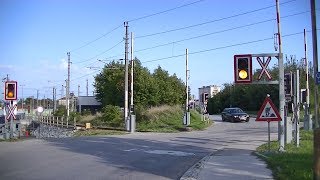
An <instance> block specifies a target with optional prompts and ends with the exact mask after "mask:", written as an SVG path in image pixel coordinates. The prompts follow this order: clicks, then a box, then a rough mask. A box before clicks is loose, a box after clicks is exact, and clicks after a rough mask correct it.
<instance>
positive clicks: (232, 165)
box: [181, 149, 273, 180]
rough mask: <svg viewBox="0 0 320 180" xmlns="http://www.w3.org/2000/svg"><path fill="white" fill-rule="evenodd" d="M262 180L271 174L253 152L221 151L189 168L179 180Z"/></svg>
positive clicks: (271, 177) (240, 150) (270, 177)
mask: <svg viewBox="0 0 320 180" xmlns="http://www.w3.org/2000/svg"><path fill="white" fill-rule="evenodd" d="M196 179H197V180H230V179H237V180H253V179H256V180H260V179H261V180H262V179H273V176H272V172H271V170H269V169H268V168H267V165H266V163H265V162H264V161H262V160H260V159H259V158H258V157H257V156H256V155H255V154H254V151H253V150H244V149H221V150H218V151H217V152H214V153H212V154H210V155H209V156H206V157H205V158H203V159H202V160H201V161H199V162H198V163H197V164H195V165H194V166H193V167H191V168H190V169H189V170H188V171H187V172H186V173H185V174H184V175H183V176H182V177H181V180H196Z"/></svg>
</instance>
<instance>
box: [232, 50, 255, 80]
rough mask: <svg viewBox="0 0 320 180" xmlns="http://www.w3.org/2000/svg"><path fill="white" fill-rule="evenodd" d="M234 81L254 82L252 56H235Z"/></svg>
mask: <svg viewBox="0 0 320 180" xmlns="http://www.w3.org/2000/svg"><path fill="white" fill-rule="evenodd" d="M234 79H235V83H251V82H252V56H251V55H250V54H249V55H235V56H234Z"/></svg>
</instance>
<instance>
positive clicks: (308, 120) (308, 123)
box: [303, 29, 312, 130]
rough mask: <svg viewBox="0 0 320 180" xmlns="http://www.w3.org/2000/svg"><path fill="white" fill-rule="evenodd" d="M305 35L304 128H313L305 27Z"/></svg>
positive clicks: (304, 30) (304, 31)
mask: <svg viewBox="0 0 320 180" xmlns="http://www.w3.org/2000/svg"><path fill="white" fill-rule="evenodd" d="M303 37H304V62H305V66H306V104H305V106H304V109H305V113H304V125H303V126H304V129H305V130H312V120H311V117H312V115H311V114H310V90H309V63H308V59H307V38H306V29H303Z"/></svg>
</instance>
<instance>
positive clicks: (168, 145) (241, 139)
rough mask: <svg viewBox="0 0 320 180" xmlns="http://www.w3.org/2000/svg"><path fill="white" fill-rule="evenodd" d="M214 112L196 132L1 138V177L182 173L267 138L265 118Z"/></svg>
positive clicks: (28, 179)
mask: <svg viewBox="0 0 320 180" xmlns="http://www.w3.org/2000/svg"><path fill="white" fill-rule="evenodd" d="M210 118H212V119H214V120H215V123H214V125H213V126H211V127H209V128H208V129H207V130H205V131H198V132H184V133H172V134H168V133H134V134H128V135H122V136H99V137H75V138H65V139H46V140H39V139H33V140H26V141H20V142H11V143H9V142H0V179H6V180H11V179H12V180H16V179H23V180H37V179H39V180H40V179H41V180H46V179H49V180H50V179H59V180H64V179H65V180H69V179H75V180H87V179H90V180H95V179H130V180H135V179H139V180H140V179H148V180H149V179H179V178H180V177H181V176H182V175H183V174H184V173H185V172H186V171H187V170H188V169H189V168H190V167H191V166H192V165H194V164H195V163H197V162H198V161H199V160H201V159H202V158H203V157H205V156H207V155H208V154H211V153H212V152H215V151H218V150H220V149H223V148H229V149H230V148H241V146H246V144H248V145H249V144H250V143H252V142H254V143H264V142H266V141H267V123H264V122H254V119H250V122H249V123H229V122H222V121H221V117H220V116H210ZM272 132H273V133H274V132H276V123H273V124H272ZM273 135H274V134H273Z"/></svg>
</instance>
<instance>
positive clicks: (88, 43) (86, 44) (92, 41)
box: [70, 24, 122, 52]
mask: <svg viewBox="0 0 320 180" xmlns="http://www.w3.org/2000/svg"><path fill="white" fill-rule="evenodd" d="M121 26H122V24H121V25H119V26H117V27H115V28H113V29H112V30H110V31H109V32H107V33H104V34H103V35H101V36H99V37H97V38H96V39H94V40H91V41H89V42H87V43H85V44H84V45H82V46H80V47H78V48H75V49H73V50H71V51H70V52H74V51H77V50H79V49H82V48H84V47H86V46H88V45H90V44H92V43H94V42H96V41H98V40H99V39H101V38H103V37H105V36H107V35H108V34H110V33H112V32H113V31H115V30H117V29H119V28H120V27H121Z"/></svg>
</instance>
